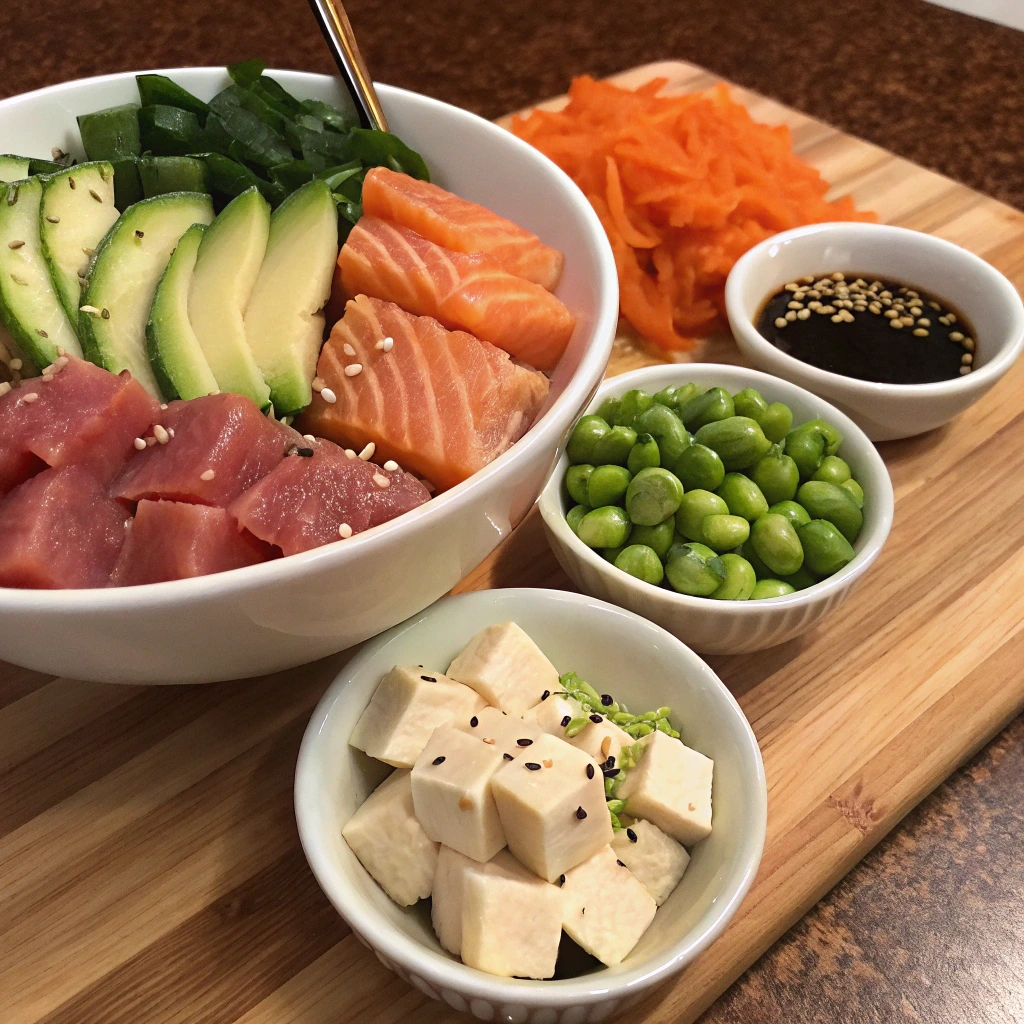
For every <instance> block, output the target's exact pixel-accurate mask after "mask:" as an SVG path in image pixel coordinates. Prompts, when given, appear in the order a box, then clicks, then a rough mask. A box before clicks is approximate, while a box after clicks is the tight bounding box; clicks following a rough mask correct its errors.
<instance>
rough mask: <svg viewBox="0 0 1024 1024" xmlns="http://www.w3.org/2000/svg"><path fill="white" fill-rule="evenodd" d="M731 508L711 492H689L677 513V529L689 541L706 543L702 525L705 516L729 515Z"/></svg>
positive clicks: (684, 496)
mask: <svg viewBox="0 0 1024 1024" xmlns="http://www.w3.org/2000/svg"><path fill="white" fill-rule="evenodd" d="M728 514H729V506H728V505H727V504H726V503H725V501H724V499H722V498H720V497H719V496H718V495H717V494H712V493H711V491H703V490H696V491H687V492H686V493H685V494H684V495H683V500H682V501H681V502H680V503H679V510H678V511H677V512H676V529H677V530H678V531H679V532H680V533H681V534H682V535H683V536H684V537H686V538H687V539H689V540H696V541H700V542H701V543H702V544H703V543H706V542H705V540H704V534H703V532H702V531H701V528H700V524H701V521H702V520H703V519H704V517H705V516H714V515H728Z"/></svg>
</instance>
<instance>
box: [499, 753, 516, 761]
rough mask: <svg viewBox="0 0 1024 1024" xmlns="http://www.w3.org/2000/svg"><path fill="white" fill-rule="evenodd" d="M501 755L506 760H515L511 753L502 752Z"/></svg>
mask: <svg viewBox="0 0 1024 1024" xmlns="http://www.w3.org/2000/svg"><path fill="white" fill-rule="evenodd" d="M501 756H502V757H503V758H505V760H506V761H514V760H515V758H514V757H513V756H512V755H511V754H502V755H501Z"/></svg>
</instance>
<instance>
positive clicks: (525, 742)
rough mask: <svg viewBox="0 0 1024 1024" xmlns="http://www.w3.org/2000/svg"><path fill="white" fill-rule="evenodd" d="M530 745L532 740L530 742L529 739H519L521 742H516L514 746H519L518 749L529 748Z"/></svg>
mask: <svg viewBox="0 0 1024 1024" xmlns="http://www.w3.org/2000/svg"><path fill="white" fill-rule="evenodd" d="M532 743H533V740H531V739H526V738H524V739H521V740H516V746H519V747H528V746H530V745H531V744H532Z"/></svg>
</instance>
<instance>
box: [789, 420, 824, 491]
mask: <svg viewBox="0 0 1024 1024" xmlns="http://www.w3.org/2000/svg"><path fill="white" fill-rule="evenodd" d="M785 451H786V454H787V455H788V456H789V457H790V458H791V459H792V460H793V461H794V462H795V463H796V468H797V469H798V470H799V472H800V479H801V480H810V479H811V477H812V476H814V474H815V473H816V472H817V471H818V467H819V466H820V465H821V460H822V459H824V458H825V438H824V437H822V436H821V433H820V432H819V431H817V430H815V429H814V427H813V426H811V425H810V424H808V423H804V424H802V425H801V426H799V427H796V428H794V429H793V430H791V431H790V432H789V433H788V434H787V435H786V447H785Z"/></svg>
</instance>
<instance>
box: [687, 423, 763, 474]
mask: <svg viewBox="0 0 1024 1024" xmlns="http://www.w3.org/2000/svg"><path fill="white" fill-rule="evenodd" d="M693 439H694V441H696V442H697V443H698V444H703V445H706V446H707V447H708V448H710V449H712V450H713V451H716V452H718V455H719V458H721V460H722V465H724V466H725V468H726V471H727V472H732V471H734V470H737V469H746V468H747V467H748V466H752V465H753V464H754V463H755V462H757V460H758V459H760V458H762V457H763V456H765V455H767V454H768V452H769V450H770V449H771V446H772V443H771V441H769V440H768V438H767V437H765V436H764V432H763V431H762V430H761V428H760V427H759V426H758V425H757V422H756V421H755V420H752V419H751V418H750V417H749V416H730V417H729V419H726V420H716V421H715V422H713V423H707V424H705V425H704V426H703V427H701V428H700V430H698V431H697V433H696V434H695V435H694V438H693Z"/></svg>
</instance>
